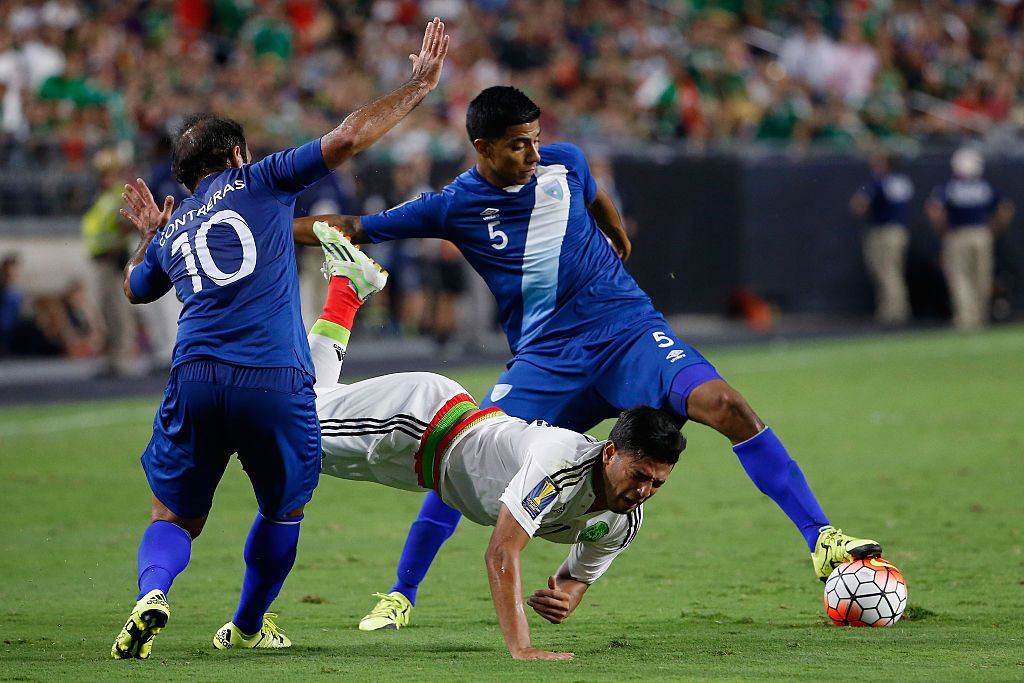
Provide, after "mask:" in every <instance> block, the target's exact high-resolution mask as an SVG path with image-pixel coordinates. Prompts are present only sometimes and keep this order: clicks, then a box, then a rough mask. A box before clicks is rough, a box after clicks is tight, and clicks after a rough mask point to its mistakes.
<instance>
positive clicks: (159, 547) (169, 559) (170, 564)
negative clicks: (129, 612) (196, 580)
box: [135, 519, 192, 600]
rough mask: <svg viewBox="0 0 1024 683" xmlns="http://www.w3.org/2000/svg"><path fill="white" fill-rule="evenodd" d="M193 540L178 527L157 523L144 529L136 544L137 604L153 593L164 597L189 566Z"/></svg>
mask: <svg viewBox="0 0 1024 683" xmlns="http://www.w3.org/2000/svg"><path fill="white" fill-rule="evenodd" d="M191 555H192V537H191V536H189V534H188V532H187V531H185V530H184V529H182V528H181V527H180V526H178V525H177V524H173V523H171V522H165V521H164V520H162V519H161V520H157V521H155V522H153V523H152V524H150V525H149V526H148V527H146V531H145V532H144V533H143V534H142V540H141V541H140V542H139V597H137V598H135V599H136V600H139V599H141V598H142V596H143V595H145V594H146V593H148V592H150V591H152V590H158V589H159V590H161V591H163V592H164V595H167V592H168V591H169V590H171V583H173V582H174V577H176V576H177V575H178V574H180V573H181V572H183V571H185V567H187V566H188V560H189V557H190V556H191Z"/></svg>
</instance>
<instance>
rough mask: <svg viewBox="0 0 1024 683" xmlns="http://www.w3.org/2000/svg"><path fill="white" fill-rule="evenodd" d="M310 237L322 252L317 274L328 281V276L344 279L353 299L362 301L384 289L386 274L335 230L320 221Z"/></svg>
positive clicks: (314, 224)
mask: <svg viewBox="0 0 1024 683" xmlns="http://www.w3.org/2000/svg"><path fill="white" fill-rule="evenodd" d="M313 234H314V235H316V238H317V239H318V240H320V246H322V247H323V249H324V258H325V259H326V260H325V262H324V267H323V268H321V272H322V273H323V274H324V277H325V278H326V279H328V280H330V279H331V277H347V278H348V281H349V282H351V283H352V289H354V290H356V296H358V297H359V298H360V299H362V300H363V301H366V299H368V298H369V297H370V295H371V294H376V293H377V292H379V291H380V290H382V289H384V285H385V284H387V281H388V271H386V270H384V269H383V268H381V267H380V264H378V263H377V262H376V261H374V260H373V259H372V258H370V257H369V256H367V255H366V254H364V253H363V252H362V251H360V250H359V249H357V248H356V245H354V244H352V241H351V240H349V238H348V237H346V236H345V234H344V233H342V232H341V231H340V230H338V229H337V228H333V227H331V226H330V225H328V224H327V223H324V222H323V221H316V222H315V223H313Z"/></svg>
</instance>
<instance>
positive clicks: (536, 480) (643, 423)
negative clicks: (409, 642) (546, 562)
mask: <svg viewBox="0 0 1024 683" xmlns="http://www.w3.org/2000/svg"><path fill="white" fill-rule="evenodd" d="M315 230H316V232H315V234H316V235H317V236H318V238H319V239H320V240H321V241H322V242H323V244H324V252H325V254H326V255H327V267H326V268H325V273H327V272H330V273H332V274H333V275H335V277H332V278H330V285H329V289H328V294H327V302H326V305H325V306H324V312H323V314H322V315H321V317H320V319H319V320H317V321H316V323H315V324H314V325H313V327H312V329H311V331H310V335H309V346H310V350H311V351H312V354H313V360H314V363H315V365H316V377H317V380H316V394H317V399H316V406H317V413H318V414H319V416H320V425H321V434H322V444H323V473H324V474H329V475H332V476H335V477H342V478H344V479H354V480H359V481H373V482H377V483H380V484H385V485H387V486H391V487H394V488H399V489H407V490H413V491H422V490H424V489H428V490H432V491H434V492H435V493H436V494H437V495H439V496H440V497H441V499H442V500H444V501H445V502H446V503H447V504H449V505H451V506H452V507H453V508H455V509H457V510H458V511H459V512H461V513H462V514H464V515H466V516H467V517H469V518H470V519H471V520H473V521H474V522H476V523H478V524H483V525H488V526H494V532H493V533H492V534H491V540H490V543H489V544H488V547H487V552H486V554H485V563H486V566H487V574H488V578H489V580H490V585H491V595H492V597H493V598H494V607H495V610H496V611H497V613H498V622H499V624H500V625H501V629H502V632H503V633H504V635H505V642H506V644H507V645H508V649H509V652H510V653H511V654H512V656H513V657H514V658H515V659H569V658H571V657H572V656H573V655H572V653H567V652H548V651H545V650H539V649H536V648H534V647H533V646H532V644H531V641H530V629H529V625H528V624H527V621H526V613H525V611H524V610H525V606H524V600H523V593H522V581H521V573H520V553H521V552H522V550H523V548H524V547H525V546H526V544H527V543H528V542H529V540H530V539H531V538H533V537H540V538H544V539H546V540H549V541H554V542H556V543H568V544H571V545H572V547H571V549H570V551H569V556H568V558H567V559H566V560H565V562H563V563H562V565H561V567H560V568H559V569H558V570H557V571H556V572H555V573H554V574H553V575H552V576H551V577H550V579H549V581H548V586H547V588H543V589H541V590H538V591H536V592H534V593H533V595H532V596H531V597H530V598H529V599H528V600H526V601H525V602H526V604H529V605H530V606H531V607H533V609H534V610H536V611H537V613H538V614H540V615H541V616H542V617H544V618H545V619H547V620H548V621H550V622H552V623H556V624H557V623H561V622H562V621H563V620H565V619H566V618H567V617H568V616H569V615H570V614H571V613H572V611H573V610H574V609H575V608H576V606H577V605H578V604H579V602H580V600H581V599H582V598H583V594H584V593H585V592H586V591H587V588H588V587H589V586H590V584H591V583H593V582H594V581H596V580H597V579H598V577H600V576H601V575H602V574H604V572H605V571H606V570H607V569H608V567H609V565H611V563H612V561H613V560H614V559H615V557H616V556H617V555H618V554H619V553H621V552H622V551H623V550H625V549H626V548H627V547H628V546H629V544H630V542H631V541H632V540H633V538H634V537H635V536H636V534H637V531H638V530H639V529H640V524H641V522H642V521H643V516H644V512H643V503H644V501H646V500H647V499H648V498H650V497H651V496H653V495H654V494H655V493H656V492H657V491H658V489H659V488H660V487H661V485H662V484H663V483H664V482H665V479H666V478H667V477H668V475H669V473H670V472H671V471H672V469H673V466H674V465H675V463H676V461H677V460H678V459H679V454H680V452H681V451H682V450H683V448H684V447H685V440H684V439H683V435H682V434H680V433H679V429H678V427H677V426H676V422H675V419H674V417H673V416H672V415H670V414H669V413H666V412H663V411H660V410H656V409H654V408H650V407H646V406H642V407H637V408H633V409H631V410H627V411H625V412H624V413H622V415H621V416H620V417H619V420H618V422H617V423H616V424H615V427H614V428H613V429H612V431H611V435H610V437H609V439H608V440H607V441H596V440H595V439H593V438H591V437H589V436H585V435H583V434H578V433H576V432H572V431H569V430H566V429H559V428H556V427H551V426H549V425H547V424H545V423H542V422H535V423H532V424H530V423H527V422H524V421H523V420H520V419H518V418H514V417H509V416H507V415H505V413H504V412H502V411H501V409H500V408H497V407H491V408H487V409H484V410H481V409H480V408H479V407H478V406H477V404H476V402H475V401H474V400H473V399H472V397H470V396H469V394H468V393H467V392H466V390H465V389H463V388H462V387H461V386H459V384H457V383H456V382H454V381H452V380H450V379H448V378H447V377H442V376H441V375H435V374H431V373H426V372H410V373H402V374H395V375H386V376H384V377H377V378H374V379H368V380H365V381H362V382H356V383H355V384H350V385H344V384H338V377H339V374H340V372H341V365H342V360H343V358H344V355H345V347H346V346H347V344H348V338H349V332H350V330H351V329H352V320H353V318H354V316H355V313H356V310H357V309H358V307H359V306H360V305H361V304H362V301H363V299H365V298H366V297H367V296H368V295H369V294H372V293H373V292H375V291H377V290H379V289H380V287H382V286H383V284H384V279H385V278H384V275H383V273H381V272H380V271H379V270H378V269H377V268H376V267H375V264H374V263H373V262H372V261H371V260H370V259H369V258H368V257H366V256H365V255H363V254H362V253H361V252H359V251H358V250H356V249H355V248H354V247H353V246H352V245H351V244H350V243H349V241H348V240H347V239H346V238H345V237H343V236H342V234H341V233H340V232H338V231H337V230H336V229H334V228H330V227H328V226H327V225H326V224H324V223H317V224H316V226H315ZM350 283H351V284H350Z"/></svg>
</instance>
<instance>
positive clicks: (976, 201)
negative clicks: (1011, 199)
mask: <svg viewBox="0 0 1024 683" xmlns="http://www.w3.org/2000/svg"><path fill="white" fill-rule="evenodd" d="M935 196H936V197H937V198H938V199H939V200H940V201H941V202H942V204H943V205H944V206H945V207H946V219H947V220H948V222H949V227H950V228H953V229H956V228H959V227H963V226H968V225H972V226H973V225H987V224H988V221H989V218H990V217H991V215H992V211H993V210H994V209H995V207H996V204H998V203H999V195H998V193H997V192H996V191H995V189H994V188H993V187H992V186H991V185H990V184H989V182H988V181H987V180H985V179H984V178H971V179H966V178H952V179H951V180H949V181H948V182H946V184H945V185H943V186H942V187H940V188H938V189H936V191H935Z"/></svg>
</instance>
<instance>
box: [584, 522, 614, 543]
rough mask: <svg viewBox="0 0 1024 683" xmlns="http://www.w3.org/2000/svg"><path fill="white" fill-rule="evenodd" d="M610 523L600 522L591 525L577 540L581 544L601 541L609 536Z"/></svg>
mask: <svg viewBox="0 0 1024 683" xmlns="http://www.w3.org/2000/svg"><path fill="white" fill-rule="evenodd" d="M608 531H609V529H608V523H607V522H598V523H597V524H591V525H590V526H588V527H587V528H586V529H584V530H583V531H581V532H580V535H579V537H578V538H577V539H576V540H577V541H578V542H580V543H593V542H594V541H597V540H600V539H602V538H604V537H605V536H607V535H608Z"/></svg>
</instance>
